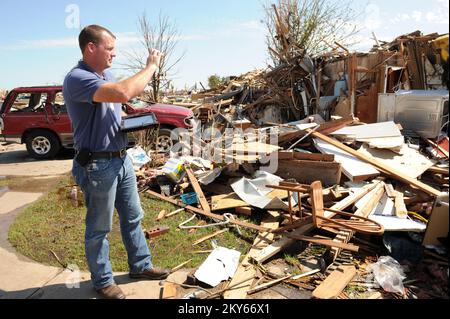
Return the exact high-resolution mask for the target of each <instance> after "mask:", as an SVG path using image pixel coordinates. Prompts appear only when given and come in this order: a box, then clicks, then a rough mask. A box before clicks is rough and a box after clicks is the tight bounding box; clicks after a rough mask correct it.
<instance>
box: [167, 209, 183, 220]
mask: <svg viewBox="0 0 450 319" xmlns="http://www.w3.org/2000/svg"><path fill="white" fill-rule="evenodd" d="M182 211H184V208H180V209H177V210H174V211H173V212H171V213H168V214H167V215H166V216H164V217H165V218H169V217H172V216H175V215H177V214H179V213H181V212H182Z"/></svg>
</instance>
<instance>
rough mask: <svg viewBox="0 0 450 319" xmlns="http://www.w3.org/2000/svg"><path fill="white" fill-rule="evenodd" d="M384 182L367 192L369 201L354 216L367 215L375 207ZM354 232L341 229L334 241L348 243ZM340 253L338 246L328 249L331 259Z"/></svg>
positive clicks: (382, 190) (381, 194) (380, 195)
mask: <svg viewBox="0 0 450 319" xmlns="http://www.w3.org/2000/svg"><path fill="white" fill-rule="evenodd" d="M384 191H385V190H384V183H383V182H381V183H379V184H377V186H376V187H375V189H374V190H373V191H372V192H371V193H369V194H367V195H366V196H371V198H370V199H369V201H368V202H367V203H366V204H365V205H364V206H362V207H361V208H360V209H358V210H357V211H356V212H355V214H354V215H356V216H362V217H368V216H369V215H370V213H371V212H372V211H373V210H374V208H375V207H377V205H378V203H379V201H380V199H381V197H383V194H384ZM353 235H354V232H353V231H348V230H341V231H340V232H339V234H338V235H336V237H335V238H334V239H333V240H334V241H339V242H341V243H348V242H349V241H350V239H351V238H352V237H353ZM339 253H340V248H336V247H333V248H332V249H331V251H330V254H331V256H332V257H333V260H335V259H336V258H337V256H338V255H339Z"/></svg>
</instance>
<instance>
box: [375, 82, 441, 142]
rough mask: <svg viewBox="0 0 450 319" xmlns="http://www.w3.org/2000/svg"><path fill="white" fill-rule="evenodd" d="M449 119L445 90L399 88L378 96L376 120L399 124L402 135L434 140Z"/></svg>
mask: <svg viewBox="0 0 450 319" xmlns="http://www.w3.org/2000/svg"><path fill="white" fill-rule="evenodd" d="M448 120H449V111H448V91H447V90H408V91H405V90H400V91H398V92H396V93H387V94H379V95H378V122H387V121H394V122H395V123H397V124H401V125H402V127H403V130H404V133H405V134H408V133H411V134H414V132H417V133H419V134H421V135H422V136H423V137H426V138H430V139H434V138H436V137H438V136H439V134H440V132H441V130H442V129H443V128H444V126H445V124H446V123H448Z"/></svg>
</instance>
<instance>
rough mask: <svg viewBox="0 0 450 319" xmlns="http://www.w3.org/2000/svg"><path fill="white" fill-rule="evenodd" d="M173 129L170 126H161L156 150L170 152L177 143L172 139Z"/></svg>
mask: <svg viewBox="0 0 450 319" xmlns="http://www.w3.org/2000/svg"><path fill="white" fill-rule="evenodd" d="M171 134H172V130H171V129H169V128H160V129H159V132H158V137H157V140H156V150H157V151H158V152H161V153H168V152H170V150H171V149H172V147H173V145H175V142H176V141H174V140H172V139H171Z"/></svg>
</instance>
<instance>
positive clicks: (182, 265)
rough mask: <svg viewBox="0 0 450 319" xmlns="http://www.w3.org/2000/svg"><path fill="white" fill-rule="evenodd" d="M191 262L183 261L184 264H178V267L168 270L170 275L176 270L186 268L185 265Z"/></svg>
mask: <svg viewBox="0 0 450 319" xmlns="http://www.w3.org/2000/svg"><path fill="white" fill-rule="evenodd" d="M191 261H192V259H189V260H188V261H185V262H184V263H181V264H179V265H178V266H175V267H173V268H172V269H171V270H170V273H174V272H176V271H178V270H180V269H181V268H183V267H184V266H186V265H187V264H189V263H190V262H191Z"/></svg>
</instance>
